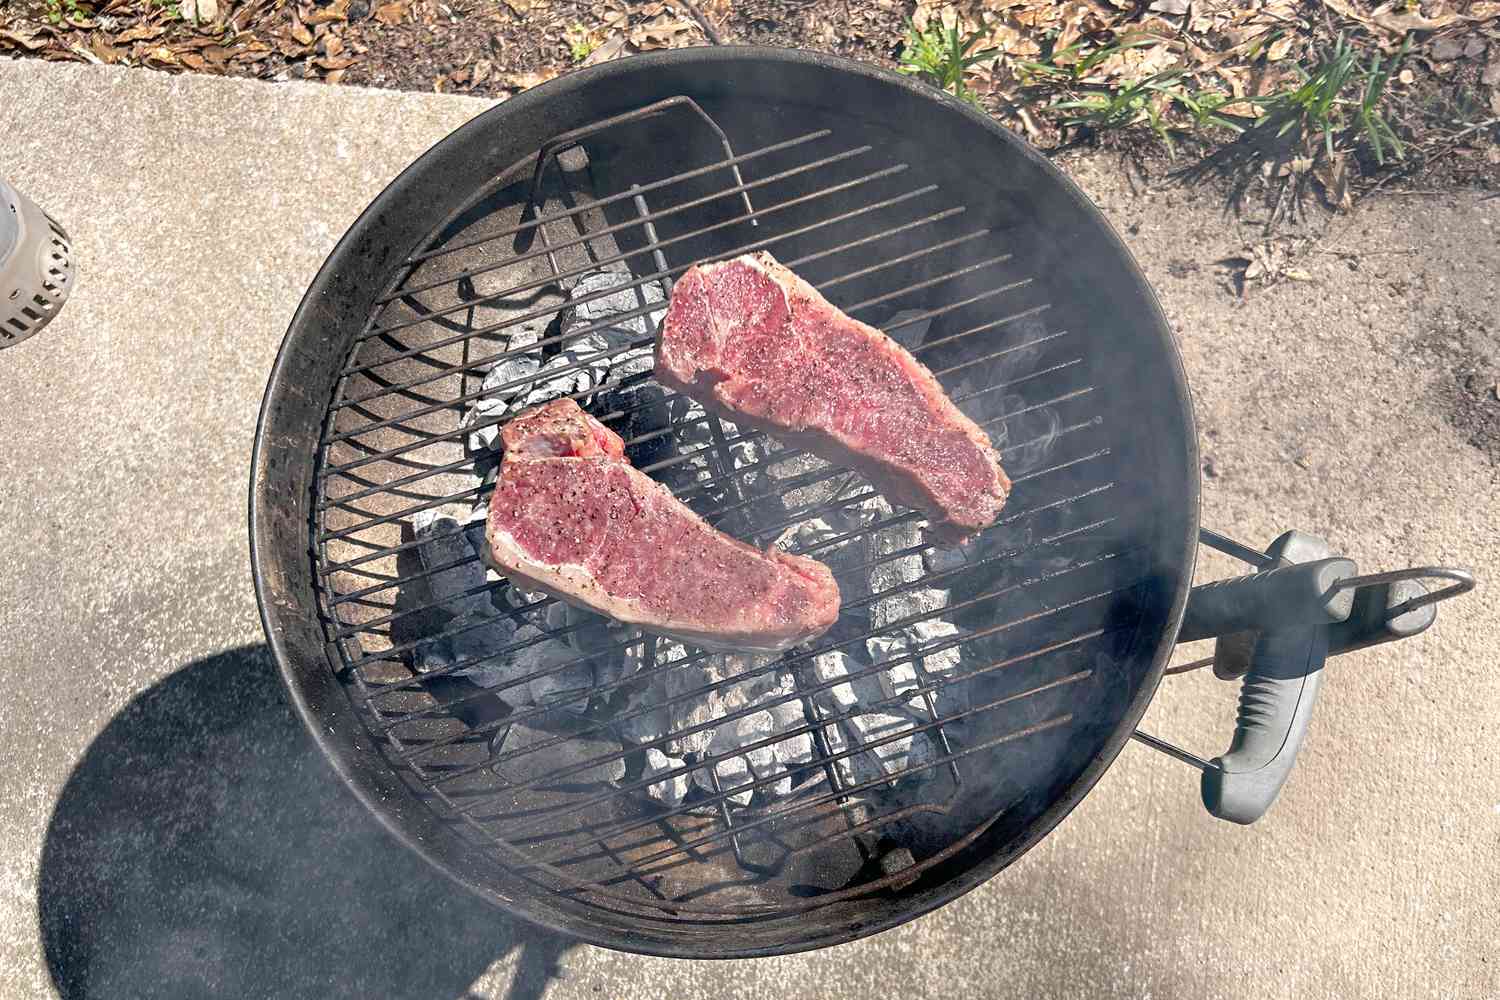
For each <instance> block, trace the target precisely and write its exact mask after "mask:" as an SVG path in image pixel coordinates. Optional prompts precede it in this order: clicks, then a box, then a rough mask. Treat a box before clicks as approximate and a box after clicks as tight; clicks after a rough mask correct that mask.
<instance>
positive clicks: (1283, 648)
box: [1189, 531, 1356, 824]
mask: <svg viewBox="0 0 1500 1000" xmlns="http://www.w3.org/2000/svg"><path fill="white" fill-rule="evenodd" d="M1332 554H1333V551H1332V548H1331V547H1330V546H1329V544H1328V543H1327V542H1326V541H1325V540H1323V539H1321V538H1318V537H1316V536H1314V535H1308V534H1304V533H1303V532H1300V531H1288V532H1286V533H1285V534H1283V535H1282V536H1281V537H1280V538H1278V539H1276V541H1274V542H1272V543H1271V546H1270V548H1268V549H1267V550H1266V555H1267V556H1268V557H1269V558H1271V559H1274V560H1275V561H1276V563H1277V566H1276V568H1275V569H1271V570H1268V571H1266V572H1262V573H1256V574H1254V575H1252V576H1250V577H1240V578H1239V581H1244V583H1240V584H1239V587H1237V588H1236V587H1232V588H1231V589H1237V590H1244V589H1245V588H1246V586H1247V585H1249V586H1259V588H1260V589H1259V590H1251V591H1250V593H1251V594H1253V595H1258V596H1259V601H1254V600H1253V599H1250V598H1242V599H1241V604H1240V607H1241V608H1242V609H1245V610H1261V611H1266V612H1269V615H1268V616H1267V617H1263V618H1261V619H1260V621H1259V624H1260V625H1261V627H1262V630H1261V631H1260V634H1259V636H1258V638H1256V640H1255V642H1254V645H1253V646H1252V647H1251V650H1252V651H1251V653H1250V658H1249V662H1248V664H1247V665H1246V670H1245V676H1244V680H1243V681H1241V682H1240V705H1239V712H1238V714H1237V715H1236V717H1235V723H1234V738H1233V739H1232V740H1231V742H1230V744H1229V749H1228V750H1227V751H1225V752H1224V753H1223V754H1222V755H1221V756H1219V757H1216V758H1214V760H1213V762H1212V763H1214V764H1215V765H1217V766H1216V767H1212V768H1209V769H1207V770H1205V771H1204V772H1203V776H1202V779H1201V782H1200V789H1201V792H1202V795H1203V805H1204V806H1205V807H1206V808H1207V809H1208V811H1209V812H1210V813H1211V814H1213V815H1214V816H1217V817H1218V818H1219V819H1223V820H1228V821H1229V822H1231V823H1240V824H1250V823H1254V822H1255V821H1256V820H1258V819H1260V818H1261V817H1262V816H1264V815H1265V814H1266V810H1268V809H1270V808H1271V804H1272V803H1274V802H1275V801H1276V798H1277V796H1278V795H1280V794H1281V787H1282V785H1284V784H1286V779H1287V777H1288V776H1289V775H1290V774H1291V771H1292V765H1293V764H1295V763H1296V762H1297V754H1298V752H1299V751H1301V749H1302V743H1303V741H1304V740H1305V739H1306V738H1307V727H1308V724H1309V723H1310V722H1311V721H1312V710H1313V705H1314V704H1315V703H1316V702H1317V700H1318V691H1319V689H1320V688H1321V687H1322V685H1323V663H1324V662H1325V661H1326V660H1327V659H1328V648H1329V629H1328V628H1327V627H1325V626H1326V625H1327V624H1329V623H1332V622H1338V623H1342V622H1346V621H1348V619H1349V614H1350V612H1351V611H1353V609H1354V592H1353V591H1352V590H1347V589H1340V588H1339V587H1338V583H1340V582H1342V581H1343V580H1347V579H1349V578H1351V577H1353V576H1354V574H1355V572H1356V570H1355V566H1354V563H1353V562H1350V561H1349V560H1347V559H1332V558H1330V556H1332ZM1239 581H1227V582H1228V583H1229V584H1231V585H1234V584H1236V583H1238V582H1239ZM1250 581H1259V582H1258V584H1251V583H1250ZM1208 586H1209V587H1213V584H1209V585H1208ZM1212 593H1214V595H1215V598H1220V594H1219V592H1218V591H1213V592H1212ZM1196 596H1197V588H1195V589H1194V597H1196ZM1190 600H1191V599H1190ZM1223 603H1224V602H1223V601H1222V600H1221V599H1220V600H1218V602H1217V603H1216V604H1214V605H1212V607H1214V609H1215V610H1217V609H1218V608H1219V607H1220V606H1222V605H1223ZM1247 603H1249V604H1251V605H1252V607H1249V608H1247V607H1246V604H1247ZM1189 606H1190V607H1191V604H1190V605H1189ZM1300 609H1306V610H1305V611H1301V613H1299V611H1300ZM1288 612H1290V613H1289V614H1288ZM1307 617H1314V618H1315V620H1314V621H1310V622H1309V621H1306V620H1305V619H1306V618H1307ZM1320 618H1321V619H1323V620H1321V621H1319V620H1316V619H1320ZM1289 619H1290V620H1289ZM1243 623H1244V620H1243V617H1242V618H1241V619H1240V620H1238V621H1237V622H1236V624H1243ZM1217 634H1220V635H1224V634H1226V633H1225V632H1219V633H1217ZM1230 648H1232V647H1230ZM1241 648H1243V647H1241ZM1216 653H1217V651H1216Z"/></svg>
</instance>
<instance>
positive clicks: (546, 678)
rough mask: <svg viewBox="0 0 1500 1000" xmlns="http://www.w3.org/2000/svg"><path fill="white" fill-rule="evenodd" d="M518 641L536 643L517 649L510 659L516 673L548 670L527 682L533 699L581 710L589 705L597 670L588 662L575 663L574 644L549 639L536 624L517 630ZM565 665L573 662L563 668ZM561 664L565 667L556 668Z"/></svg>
mask: <svg viewBox="0 0 1500 1000" xmlns="http://www.w3.org/2000/svg"><path fill="white" fill-rule="evenodd" d="M536 640H539V641H536ZM516 641H517V642H518V643H521V642H526V643H533V644H532V645H528V646H526V647H525V648H523V649H518V650H516V652H515V654H514V656H513V658H512V659H511V666H512V669H513V670H514V671H515V676H523V675H527V674H532V673H535V672H537V671H547V673H544V674H541V675H540V676H538V677H533V678H531V680H530V681H529V682H527V686H528V690H529V692H530V694H531V700H532V701H534V702H536V703H537V704H539V705H556V704H564V703H565V704H564V707H566V708H568V709H571V710H573V711H579V712H581V711H583V710H584V709H585V708H587V707H588V692H589V689H590V688H591V687H593V686H594V672H593V670H592V669H591V668H590V667H589V664H588V662H587V661H584V662H581V663H580V662H573V661H576V660H577V659H578V652H577V651H576V650H574V649H573V647H571V646H569V645H568V644H567V643H564V642H559V641H558V640H556V639H548V638H546V636H545V635H544V634H543V632H542V631H541V629H539V628H536V627H535V626H533V625H523V626H521V627H520V628H519V629H517V630H516ZM563 664H571V665H570V666H566V667H564V666H563ZM559 667H561V668H562V669H560V670H559V669H556V668H559ZM580 696H581V697H580Z"/></svg>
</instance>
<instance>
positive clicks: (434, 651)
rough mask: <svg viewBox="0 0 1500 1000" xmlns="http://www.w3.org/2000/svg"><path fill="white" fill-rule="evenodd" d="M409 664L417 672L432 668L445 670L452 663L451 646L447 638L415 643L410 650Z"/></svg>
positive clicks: (430, 671)
mask: <svg viewBox="0 0 1500 1000" xmlns="http://www.w3.org/2000/svg"><path fill="white" fill-rule="evenodd" d="M411 665H412V668H413V669H414V670H416V671H417V673H419V674H429V673H432V672H433V671H434V670H447V669H448V668H449V667H451V666H452V665H453V646H452V645H451V644H450V643H449V642H448V640H447V639H430V640H427V641H425V642H420V643H418V644H417V648H416V649H415V650H413V651H412V658H411Z"/></svg>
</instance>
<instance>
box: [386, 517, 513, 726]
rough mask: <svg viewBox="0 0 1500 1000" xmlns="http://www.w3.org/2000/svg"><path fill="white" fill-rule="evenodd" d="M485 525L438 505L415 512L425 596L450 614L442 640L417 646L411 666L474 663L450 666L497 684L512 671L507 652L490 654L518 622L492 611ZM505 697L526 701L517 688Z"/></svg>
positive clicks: (429, 667)
mask: <svg viewBox="0 0 1500 1000" xmlns="http://www.w3.org/2000/svg"><path fill="white" fill-rule="evenodd" d="M461 528H463V530H460V529H461ZM483 530H484V526H483V524H482V523H480V524H475V525H470V526H468V527H465V526H464V525H462V524H461V523H460V521H459V520H458V519H457V518H456V517H453V516H452V515H450V514H446V513H443V512H442V511H441V510H430V511H420V512H418V513H417V514H416V515H415V516H413V518H412V534H413V535H414V536H415V538H416V539H417V541H418V542H419V543H421V544H419V545H418V546H417V556H418V558H419V559H420V560H421V562H422V566H423V569H424V570H425V572H426V574H427V575H426V577H425V581H426V585H427V592H428V595H429V597H430V598H431V600H432V602H433V603H438V602H441V603H440V607H441V608H442V609H445V610H447V611H450V612H452V614H453V618H452V619H451V620H450V621H448V622H447V623H446V624H445V625H444V626H443V630H444V631H445V632H447V633H449V634H448V635H447V636H446V637H445V638H444V639H443V641H442V643H441V645H438V644H436V643H429V644H423V645H422V646H419V647H418V653H419V656H420V658H421V659H422V660H423V662H419V663H414V666H415V667H416V669H418V670H420V671H423V672H426V671H430V670H433V669H437V667H435V666H434V665H433V664H434V663H435V662H437V661H438V660H446V663H445V664H443V665H445V666H452V665H453V664H454V663H460V662H462V663H473V665H472V666H468V667H462V668H460V669H458V670H456V671H454V676H456V677H467V678H468V679H469V680H471V681H473V682H474V683H476V684H479V685H481V686H483V687H498V686H499V685H501V684H504V683H506V682H507V681H508V680H510V679H511V678H513V677H515V676H516V672H515V670H514V669H513V668H512V666H511V665H510V664H509V663H507V662H506V659H507V658H506V657H498V658H497V657H495V656H494V654H495V653H496V652H497V651H499V650H502V649H504V648H505V647H506V646H508V645H510V643H511V641H512V640H513V639H514V637H515V634H516V623H515V621H514V620H513V619H511V618H510V617H508V616H506V615H504V614H503V613H502V612H500V611H498V610H496V608H495V605H494V604H493V603H492V602H491V600H490V594H489V590H488V589H487V584H488V578H487V575H486V571H485V567H484V564H483V563H482V562H481V561H480V559H479V546H481V545H482V544H483ZM474 661H482V662H474ZM505 697H507V698H512V697H519V698H520V699H521V701H522V702H524V701H525V698H524V696H521V689H507V691H506V692H505Z"/></svg>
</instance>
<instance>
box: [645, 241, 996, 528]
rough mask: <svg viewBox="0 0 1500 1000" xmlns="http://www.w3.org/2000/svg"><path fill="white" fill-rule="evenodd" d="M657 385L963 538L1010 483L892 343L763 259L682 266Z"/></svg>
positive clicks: (970, 428)
mask: <svg viewBox="0 0 1500 1000" xmlns="http://www.w3.org/2000/svg"><path fill="white" fill-rule="evenodd" d="M656 377H657V378H658V379H659V380H660V381H661V382H663V383H665V384H667V385H670V386H672V387H673V388H676V389H678V390H679V391H681V392H683V393H686V394H687V395H689V396H692V397H693V398H694V399H696V400H698V401H699V402H701V403H702V404H703V405H704V406H706V407H709V408H711V409H714V410H717V411H718V412H720V413H722V414H724V415H726V416H728V417H729V418H730V419H732V420H734V421H735V423H737V424H742V425H744V424H748V425H750V426H753V427H758V428H760V429H762V430H765V431H769V432H770V433H773V434H775V435H776V436H778V437H780V438H782V439H783V440H786V441H789V442H790V443H792V444H794V445H796V446H798V447H802V448H806V449H807V450H808V451H811V452H812V453H813V454H815V455H820V456H822V457H823V458H826V459H828V460H829V461H832V462H835V463H838V464H840V465H848V466H850V467H852V468H855V469H858V470H859V471H860V472H861V473H863V474H864V476H865V477H866V478H867V479H869V480H870V482H872V483H873V484H875V486H876V488H878V489H879V490H881V492H883V493H884V494H885V495H886V496H887V497H888V498H889V499H890V500H892V501H893V502H895V503H900V504H904V505H906V506H908V507H916V508H918V509H920V510H923V511H925V512H926V513H927V515H928V518H929V521H930V523H931V524H932V528H933V531H934V532H935V533H936V535H937V536H938V537H939V538H941V539H944V540H948V541H963V540H965V539H967V538H968V536H970V535H972V534H974V533H975V532H977V531H979V530H980V529H982V528H985V527H987V526H988V525H989V524H991V523H992V522H993V521H994V520H995V515H996V514H997V513H998V512H999V510H1000V507H1001V505H1002V504H1004V503H1005V497H1006V494H1007V493H1009V492H1010V480H1009V479H1007V478H1006V476H1005V473H1004V471H1002V470H1001V468H1000V459H999V457H998V456H997V455H996V454H995V450H994V448H993V447H991V445H990V440H989V438H988V437H987V436H985V433H984V432H983V431H982V430H980V429H979V427H978V426H977V425H976V424H975V423H974V421H972V420H970V419H969V418H968V417H966V416H964V414H963V413H962V412H960V411H959V409H958V407H957V406H954V405H953V401H952V400H950V399H949V398H948V397H947V396H946V395H945V394H944V393H943V388H942V386H940V385H939V384H938V381H937V379H935V378H933V377H932V373H931V372H929V371H928V370H927V368H926V367H924V366H923V365H922V364H921V362H919V361H917V359H916V358H914V357H912V356H911V355H910V354H909V353H907V351H906V350H905V349H904V348H903V347H902V346H901V345H900V344H898V343H896V342H895V341H894V340H892V339H891V338H890V337H887V336H886V335H885V334H884V333H881V332H880V331H879V330H877V329H875V328H874V327H872V326H867V325H865V324H864V323H861V322H859V321H857V320H854V319H850V318H849V317H848V316H845V315H844V314H843V313H841V312H839V310H838V309H836V308H834V307H833V306H832V305H830V304H829V303H828V301H827V300H826V299H824V298H823V296H822V295H820V294H818V291H817V289H815V288H813V287H812V286H811V285H809V284H808V283H807V282H805V281H803V280H802V279H801V278H799V277H797V276H796V275H795V274H793V273H792V272H791V271H790V270H788V269H787V268H785V267H783V266H782V265H781V264H779V263H777V262H776V260H775V259H774V258H773V257H772V256H771V255H770V254H767V253H753V254H746V255H744V256H742V257H736V258H735V259H734V260H729V261H723V262H720V263H716V264H704V265H701V266H698V267H693V268H690V269H689V270H688V271H687V273H686V274H684V275H683V276H682V278H681V279H680V280H679V281H678V282H677V286H676V288H674V289H673V291H672V301H671V303H670V305H669V306H668V308H667V315H666V318H665V319H664V320H663V321H662V327H661V336H660V339H659V342H658V345H657V354H656Z"/></svg>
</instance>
